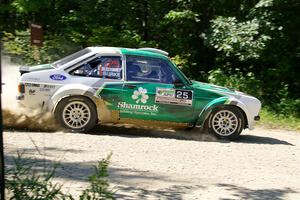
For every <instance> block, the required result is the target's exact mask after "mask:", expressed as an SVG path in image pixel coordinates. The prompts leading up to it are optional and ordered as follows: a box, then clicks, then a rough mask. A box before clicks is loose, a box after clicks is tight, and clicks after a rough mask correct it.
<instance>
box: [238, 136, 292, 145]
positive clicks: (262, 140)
mask: <svg viewBox="0 0 300 200" xmlns="http://www.w3.org/2000/svg"><path fill="white" fill-rule="evenodd" d="M235 142H238V143H245V144H271V145H274V144H281V145H291V146H294V145H293V144H291V143H289V142H286V141H284V140H279V139H276V138H271V137H263V136H257V135H241V136H240V138H239V139H238V140H236V141H235Z"/></svg>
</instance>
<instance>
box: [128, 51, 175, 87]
mask: <svg viewBox="0 0 300 200" xmlns="http://www.w3.org/2000/svg"><path fill="white" fill-rule="evenodd" d="M126 77H127V81H141V82H156V83H166V84H173V83H174V82H175V80H179V79H178V76H177V74H176V73H175V72H174V71H173V69H172V68H171V66H170V65H169V63H168V62H167V61H165V60H162V59H158V58H149V57H143V56H127V57H126Z"/></svg>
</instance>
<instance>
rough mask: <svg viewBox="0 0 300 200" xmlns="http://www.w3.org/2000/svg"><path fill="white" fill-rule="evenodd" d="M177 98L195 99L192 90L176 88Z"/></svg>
mask: <svg viewBox="0 0 300 200" xmlns="http://www.w3.org/2000/svg"><path fill="white" fill-rule="evenodd" d="M175 98H176V99H189V100H191V99H193V92H192V91H191V90H176V91H175Z"/></svg>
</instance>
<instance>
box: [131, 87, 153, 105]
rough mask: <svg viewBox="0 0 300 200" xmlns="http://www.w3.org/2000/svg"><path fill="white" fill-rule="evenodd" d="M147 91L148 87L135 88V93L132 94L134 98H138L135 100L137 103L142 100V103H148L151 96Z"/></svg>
mask: <svg viewBox="0 0 300 200" xmlns="http://www.w3.org/2000/svg"><path fill="white" fill-rule="evenodd" d="M146 93H147V89H144V88H142V87H139V88H138V90H135V91H134V92H133V95H132V96H131V98H132V99H133V100H136V101H135V102H136V103H139V102H140V101H141V102H142V103H147V100H148V98H149V96H148V95H147V94H146Z"/></svg>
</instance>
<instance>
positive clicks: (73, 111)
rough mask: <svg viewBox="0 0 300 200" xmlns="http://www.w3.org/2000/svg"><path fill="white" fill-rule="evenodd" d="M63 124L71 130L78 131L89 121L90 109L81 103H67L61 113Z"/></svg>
mask: <svg viewBox="0 0 300 200" xmlns="http://www.w3.org/2000/svg"><path fill="white" fill-rule="evenodd" d="M62 115H63V120H64V123H65V124H66V125H67V126H68V127H70V128H72V129H80V128H83V127H84V126H86V125H87V123H88V122H89V121H90V119H91V111H90V108H89V107H88V106H87V105H86V104H85V103H83V102H81V101H73V102H70V103H68V104H67V105H66V106H65V108H64V110H63V112H62Z"/></svg>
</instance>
